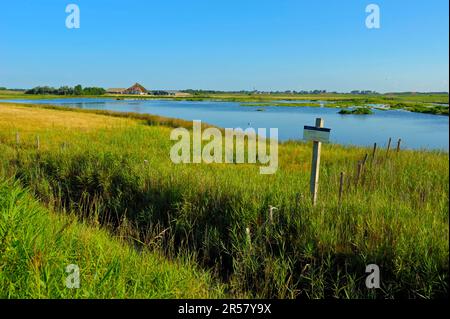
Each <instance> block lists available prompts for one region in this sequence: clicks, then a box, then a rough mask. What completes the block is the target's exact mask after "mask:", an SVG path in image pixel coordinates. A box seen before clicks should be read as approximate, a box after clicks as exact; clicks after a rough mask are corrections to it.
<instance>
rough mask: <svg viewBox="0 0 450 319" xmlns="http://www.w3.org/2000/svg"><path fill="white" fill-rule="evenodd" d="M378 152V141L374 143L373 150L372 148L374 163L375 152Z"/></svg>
mask: <svg viewBox="0 0 450 319" xmlns="http://www.w3.org/2000/svg"><path fill="white" fill-rule="evenodd" d="M376 152H377V143H374V144H373V150H372V163H373V162H374V161H375V153H376Z"/></svg>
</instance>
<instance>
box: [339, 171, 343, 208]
mask: <svg viewBox="0 0 450 319" xmlns="http://www.w3.org/2000/svg"><path fill="white" fill-rule="evenodd" d="M343 191H344V172H341V178H340V180H339V205H340V204H341V202H342V193H343Z"/></svg>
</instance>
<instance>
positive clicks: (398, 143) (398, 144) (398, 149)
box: [397, 138, 402, 153]
mask: <svg viewBox="0 0 450 319" xmlns="http://www.w3.org/2000/svg"><path fill="white" fill-rule="evenodd" d="M401 143H402V139H401V138H399V139H398V142H397V153H398V152H400V144H401Z"/></svg>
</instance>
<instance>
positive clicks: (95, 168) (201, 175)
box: [0, 105, 449, 298]
mask: <svg viewBox="0 0 450 319" xmlns="http://www.w3.org/2000/svg"><path fill="white" fill-rule="evenodd" d="M179 125H181V126H185V127H189V123H188V122H184V121H177V120H170V119H164V118H161V117H154V116H145V115H134V114H124V115H121V114H117V113H113V112H101V111H89V112H85V111H72V110H65V109H62V108H58V107H47V108H41V107H31V106H12V105H0V176H2V179H3V180H11V181H10V182H2V184H1V185H2V186H1V187H0V192H2V195H3V194H4V195H3V196H1V198H2V199H1V200H0V204H1V205H2V206H0V210H1V211H2V213H3V212H6V213H3V214H2V218H3V219H2V220H1V223H0V224H1V226H2V227H1V228H0V229H1V231H2V233H0V234H1V235H2V237H1V238H6V240H5V239H3V241H0V243H1V245H2V246H1V248H2V249H6V250H7V251H12V252H11V256H10V255H5V256H10V257H7V258H6V257H3V254H2V257H1V259H0V280H1V287H2V288H0V289H4V290H1V291H2V294H3V295H4V296H6V297H8V296H11V297H15V296H27V297H40V296H54V297H56V298H57V297H64V296H68V294H70V293H74V292H72V291H68V292H67V291H62V290H63V288H61V285H62V283H61V281H59V282H58V280H59V279H55V278H61V273H62V272H63V269H64V268H62V267H64V266H65V265H66V264H67V263H72V262H70V260H73V258H69V257H74V256H75V258H78V259H79V260H80V264H82V265H83V266H84V267H82V269H86V274H85V276H86V277H85V279H86V281H87V282H86V286H85V287H84V288H83V289H84V290H83V291H80V292H75V293H74V294H75V297H99V298H100V297H129V298H130V297H134V296H140V297H146V296H148V297H152V296H163V297H178V296H194V295H195V296H210V297H217V296H223V291H225V293H226V294H227V296H230V297H242V296H245V297H270V298H435V297H447V296H448V285H447V283H448V262H449V213H448V212H449V211H448V192H449V167H448V165H449V158H448V153H442V152H428V151H400V152H399V153H396V152H395V151H392V150H391V152H390V153H387V151H386V150H384V149H382V150H379V151H378V153H377V154H376V155H375V157H374V158H373V157H372V156H371V155H370V154H371V150H370V149H365V148H356V147H343V146H339V145H325V146H324V147H323V151H322V164H321V165H322V167H321V185H320V190H319V192H320V198H319V202H318V205H317V206H315V207H313V206H312V205H311V201H310V199H309V195H308V190H309V172H310V159H311V146H310V145H308V144H305V143H300V142H298V143H294V142H288V143H283V144H281V145H280V148H279V154H280V157H279V169H278V172H277V173H276V174H275V175H260V174H259V166H257V165H250V164H209V165H206V164H186V165H175V164H173V163H172V162H171V161H170V158H169V150H170V148H171V146H172V145H173V143H174V142H172V141H170V139H169V135H170V132H171V127H177V126H179ZM17 132H19V134H20V135H19V144H17V141H16V133H17ZM37 136H39V149H37V143H36V137H37ZM366 154H369V158H368V160H367V162H365V165H362V164H360V165H359V167H360V169H358V163H361V162H362V160H363V158H364V157H365V155H366ZM341 172H345V183H344V193H343V197H342V199H341V200H339V178H340V174H341ZM23 188H26V189H27V192H24V191H23ZM28 193H29V194H30V195H28ZM31 196H33V197H34V199H32V198H31ZM36 201H39V203H40V204H37V203H36ZM270 205H271V206H275V207H277V208H278V209H277V210H275V212H274V215H273V218H270V217H269V206H270ZM42 206H44V207H45V208H44V207H42ZM33 212H36V213H33ZM4 216H6V217H4ZM8 216H11V217H8ZM15 216H16V217H15ZM25 216H26V218H25ZM16 219H17V220H16ZM68 220H70V221H71V226H70V227H69V228H68V230H67V229H66V228H65V227H63V226H64V225H65V224H67V221H68ZM91 224H92V225H94V226H95V227H94V226H90V225H91ZM43 225H49V226H51V227H43ZM11 227H17V228H18V229H19V231H18V232H17V234H16V232H14V235H12V234H11V233H10V232H7V233H6V235H4V234H5V231H6V230H7V229H10V228H11ZM44 230H45V231H44ZM106 230H108V232H107V231H106ZM35 234H39V235H38V237H39V238H41V239H40V241H37V240H35V239H34V238H33V236H36V235H35ZM8 236H10V237H8ZM11 236H16V237H11ZM30 236H31V237H30ZM60 236H63V237H64V238H63V239H62V243H60V242H59V241H58V240H52V238H59V237H60ZM77 236H80V237H81V238H83V240H82V241H80V243H79V244H78V245H86V246H88V247H90V249H91V250H89V249H87V250H85V249H82V248H80V246H77V245H75V244H73V246H69V247H70V249H69V250H67V251H65V252H64V253H62V252H61V250H60V249H58V247H62V246H58V245H64V244H67V243H74V242H76V241H75V240H74V238H79V237H77ZM10 238H13V239H10ZM111 238H113V239H111ZM119 239H120V240H119ZM45 240H48V241H51V242H52V244H51V245H48V246H47V245H46V244H45ZM21 242H23V243H25V244H18V243H21ZM94 250H95V258H94V256H93V255H92V251H94ZM40 251H42V252H41V254H39V252H40ZM89 251H91V252H89ZM138 252H139V253H138ZM142 254H144V255H142ZM147 254H148V255H147ZM41 255H42V256H45V257H43V259H42V260H40V261H39V265H41V266H40V267H35V266H33V265H34V264H33V263H34V261H33V260H34V259H36V258H38V257H36V256H41ZM30 256H32V257H30ZM99 256H100V257H99ZM147 256H148V257H147ZM160 256H164V258H165V259H166V260H168V261H162V260H161V259H159V258H161V257H160ZM30 258H31V259H30ZM33 258H34V259H33ZM39 258H40V257H39ZM96 258H98V259H96ZM69 259H70V260H69ZM130 259H131V260H132V261H133V262H129V260H130ZM143 259H145V260H146V261H147V262H148V268H147V269H146V270H141V269H137V268H136V266H133V265H135V264H138V263H139V262H141V261H142V260H143ZM30 260H31V261H30ZM111 260H115V262H111ZM194 261H195V265H194ZM371 263H376V264H377V265H379V267H380V270H381V289H378V290H369V289H367V288H366V287H365V279H366V276H367V274H366V273H365V267H366V265H368V264H371ZM117 265H120V266H117ZM27 267H34V268H27ZM108 267H109V268H108ZM30 269H32V270H30ZM194 269H195V270H194ZM199 269H203V270H202V271H200V270H199ZM161 271H165V274H166V276H162V277H160V276H159V275H158V274H160V273H161ZM205 271H206V272H205ZM95 273H98V274H106V273H107V274H108V276H107V279H105V280H106V281H108V282H109V286H108V287H106V285H105V284H104V281H102V279H99V278H98V277H96V276H95V275H94V274H95ZM111 273H112V274H113V275H110V274H111ZM98 276H101V278H104V277H105V276H106V275H103V276H102V275H98ZM127 276H128V277H127ZM129 276H133V279H134V280H136V281H137V283H136V284H135V286H134V287H135V288H134V289H133V288H130V285H128V283H129ZM48 278H52V279H51V280H50V279H48ZM33 280H34V281H33ZM46 280H50V281H49V284H42V282H41V281H43V282H44V283H45V282H46ZM52 280H53V281H52ZM31 282H33V283H32V284H31ZM217 282H220V284H217ZM58 284H59V285H58ZM147 284H148V285H149V286H146V285H147ZM115 285H118V287H120V288H119V292H118V293H117V295H115V294H114V292H113V291H115V290H113V287H115ZM152 285H153V286H152ZM175 285H179V286H177V287H178V288H175ZM131 286H132V287H133V284H131ZM207 286H208V287H207ZM3 287H8V288H3ZM17 287H21V289H20V292H19V290H17V289H19V288H17ZM44 287H46V288H44ZM136 287H138V288H136ZM148 287H150V288H148ZM144 288H146V289H144ZM9 291H12V292H11V293H10V292H9ZM145 291H147V294H145Z"/></svg>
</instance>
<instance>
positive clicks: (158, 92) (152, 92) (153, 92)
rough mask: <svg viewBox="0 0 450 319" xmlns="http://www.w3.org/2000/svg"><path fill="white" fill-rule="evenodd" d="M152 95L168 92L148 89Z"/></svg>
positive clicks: (167, 93) (166, 93)
mask: <svg viewBox="0 0 450 319" xmlns="http://www.w3.org/2000/svg"><path fill="white" fill-rule="evenodd" d="M150 93H151V94H152V95H169V94H170V93H169V92H167V91H162V90H155V91H150Z"/></svg>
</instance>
